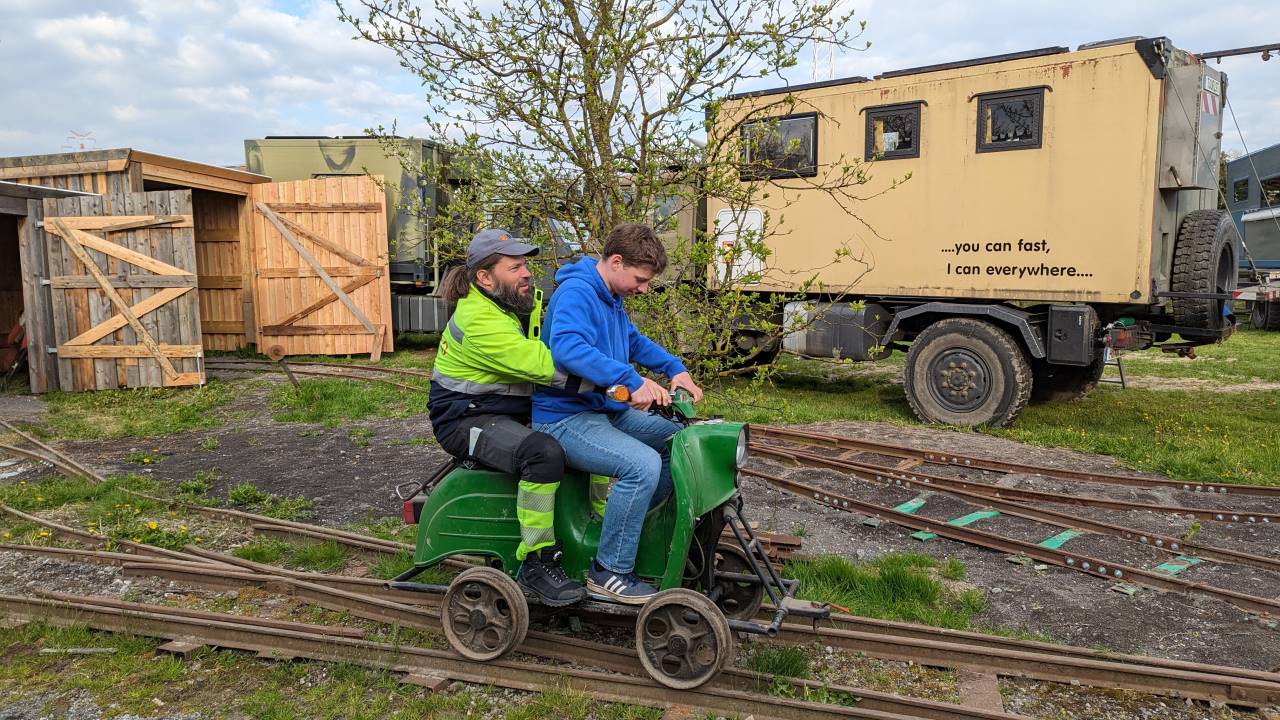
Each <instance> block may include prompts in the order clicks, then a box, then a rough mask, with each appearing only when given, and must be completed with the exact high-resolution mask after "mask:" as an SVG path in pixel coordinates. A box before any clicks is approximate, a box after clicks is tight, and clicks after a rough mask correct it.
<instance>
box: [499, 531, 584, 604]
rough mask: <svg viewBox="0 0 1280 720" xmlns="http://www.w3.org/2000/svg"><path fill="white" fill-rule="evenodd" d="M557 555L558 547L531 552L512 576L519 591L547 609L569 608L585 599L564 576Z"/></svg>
mask: <svg viewBox="0 0 1280 720" xmlns="http://www.w3.org/2000/svg"><path fill="white" fill-rule="evenodd" d="M560 555H561V553H560V547H559V546H558V545H552V546H551V547H544V548H542V549H541V550H539V551H537V552H531V553H529V554H528V555H526V556H525V558H524V562H523V563H521V564H520V573H519V575H517V576H516V584H517V585H519V586H520V588H521V589H522V590H524V591H525V592H526V593H528V594H530V595H533V596H534V597H535V598H536V599H537V600H538V602H540V603H542V604H543V605H548V606H550V607H564V606H566V605H572V604H574V603H576V602H581V601H582V600H584V599H585V598H586V597H587V591H586V589H585V588H583V587H582V585H580V584H578V583H576V582H574V581H572V580H570V579H569V576H568V575H565V574H564V568H562V567H560Z"/></svg>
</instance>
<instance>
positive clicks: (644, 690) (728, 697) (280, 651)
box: [0, 596, 1020, 720]
mask: <svg viewBox="0 0 1280 720" xmlns="http://www.w3.org/2000/svg"><path fill="white" fill-rule="evenodd" d="M0 608H2V609H4V610H5V611H6V612H8V614H9V615H11V616H16V617H19V618H24V619H25V618H30V619H42V620H45V621H48V622H53V623H56V624H87V625H89V626H90V627H93V628H96V629H103V630H110V631H116V632H131V633H135V634H140V635H145V636H151V637H161V638H166V639H171V640H174V639H182V640H184V641H186V642H188V643H199V644H205V645H210V646H217V647H230V648H237V649H242V650H250V651H255V652H258V653H259V654H260V655H263V656H265V657H273V658H281V659H283V658H308V659H313V660H326V661H334V662H352V663H358V664H361V665H366V666H371V667H377V668H381V669H385V670H391V671H399V672H414V673H419V674H429V675H434V676H437V677H442V678H447V679H453V680H462V681H464V682H472V683H480V684H491V685H498V686H502V687H513V688H517V689H521V690H539V689H541V688H543V687H546V686H547V685H553V684H555V685H562V686H568V687H571V688H573V689H575V690H579V691H581V692H585V693H587V694H589V695H592V696H593V697H596V698H599V699H602V700H608V701H610V702H628V703H638V704H643V705H650V706H653V707H663V708H665V707H669V706H671V705H682V706H686V707H690V708H695V709H697V710H700V711H704V712H711V713H716V714H728V713H731V712H737V711H740V710H741V709H742V708H744V707H747V708H751V709H752V711H753V713H754V714H756V715H757V716H760V717H769V718H784V719H788V720H789V719H790V718H797V719H799V718H832V719H833V720H834V719H835V718H868V719H869V720H893V719H895V718H902V719H906V718H928V719H931V720H933V719H936V720H944V719H946V718H971V719H973V720H1015V719H1016V718H1019V717H1020V716H1017V715H1011V714H1008V713H1003V712H992V711H985V710H977V709H973V708H966V707H964V706H960V705H952V704H949V703H941V702H935V701H929V700H919V699H914V698H906V697H900V696H896V695H890V694H887V693H879V692H875V691H869V690H864V689H861V688H852V687H839V686H837V687H835V688H833V687H831V686H827V689H828V691H832V692H848V693H850V694H852V695H854V696H856V697H858V698H859V702H858V704H857V706H855V707H846V706H839V705H829V704H824V703H815V702H805V701H798V700H790V699H785V698H778V697H773V696H770V695H765V694H762V693H759V692H751V690H759V689H764V688H767V687H768V686H769V683H770V682H771V681H772V680H773V678H772V677H771V676H761V675H756V674H754V673H732V674H731V675H730V677H729V678H727V680H726V681H724V682H721V683H719V684H716V685H714V686H711V687H704V688H700V689H698V690H692V691H676V690H671V689H669V688H665V687H662V686H659V685H657V684H656V683H654V682H653V681H652V680H649V679H647V678H641V677H639V676H635V675H631V674H616V675H615V674H606V673H601V672H597V671H591V670H581V669H577V668H572V667H566V666H548V665H545V664H534V663H522V662H516V661H513V660H502V661H495V662H489V663H480V662H473V661H469V660H464V659H462V658H459V657H457V656H455V655H453V654H452V653H448V652H445V651H440V650H429V649H424V648H415V647H409V646H403V645H388V644H384V643H377V642H373V641H369V640H362V639H358V638H352V637H344V636H332V635H319V634H317V633H314V632H302V631H299V630H296V629H284V628H278V627H267V626H264V625H262V624H259V623H257V622H256V620H255V619H254V618H249V617H245V616H239V615H225V614H220V613H210V614H208V615H213V616H215V617H212V618H211V617H192V616H189V615H188V614H187V613H185V612H182V611H178V612H171V611H170V609H169V608H164V607H159V606H140V605H136V604H133V603H123V602H119V601H110V602H108V603H99V602H97V601H96V599H94V598H75V597H73V598H68V599H33V598H21V597H15V596H0ZM218 616H220V617H218ZM565 640H566V639H565V638H561V637H560V636H546V637H539V638H537V639H536V640H535V641H534V642H533V643H532V644H530V643H526V644H525V645H524V646H522V647H521V651H528V652H530V653H531V654H535V655H543V656H544V657H550V658H551V659H556V660H562V661H567V662H578V661H579V660H580V659H581V656H582V655H583V654H584V652H583V651H584V649H585V650H586V651H587V652H586V653H585V654H588V655H593V656H596V657H598V659H599V660H601V661H602V662H604V663H612V662H613V661H612V660H611V657H613V656H616V655H618V654H619V653H618V652H617V649H616V648H612V647H611V646H607V645H601V644H593V643H586V642H583V641H569V642H565ZM619 667H620V666H619ZM634 669H636V670H638V662H637V663H636V665H635V668H634ZM799 684H801V685H816V684H813V683H808V682H800V683H799Z"/></svg>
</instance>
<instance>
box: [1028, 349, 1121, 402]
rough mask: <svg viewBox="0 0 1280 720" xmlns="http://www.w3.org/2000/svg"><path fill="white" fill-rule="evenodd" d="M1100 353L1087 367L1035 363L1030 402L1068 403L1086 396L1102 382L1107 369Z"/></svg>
mask: <svg viewBox="0 0 1280 720" xmlns="http://www.w3.org/2000/svg"><path fill="white" fill-rule="evenodd" d="M1104 360H1105V357H1104V356H1103V354H1102V353H1098V356H1097V357H1095V358H1094V359H1093V362H1091V363H1089V364H1088V365H1084V366H1080V365H1050V364H1049V363H1046V362H1039V363H1036V364H1035V366H1034V370H1033V375H1034V382H1033V384H1032V386H1031V402H1033V403H1045V402H1069V401H1071V400H1079V399H1080V398H1082V397H1084V396H1085V395H1088V394H1089V393H1090V392H1091V391H1092V390H1093V389H1094V388H1096V387H1098V382H1099V381H1100V380H1102V372H1103V371H1104V370H1106V369H1107V365H1106V363H1105V362H1104Z"/></svg>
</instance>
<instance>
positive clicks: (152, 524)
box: [147, 520, 160, 530]
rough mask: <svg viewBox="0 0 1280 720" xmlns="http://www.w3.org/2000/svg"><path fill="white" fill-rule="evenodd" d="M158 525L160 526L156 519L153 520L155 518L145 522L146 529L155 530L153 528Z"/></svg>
mask: <svg viewBox="0 0 1280 720" xmlns="http://www.w3.org/2000/svg"><path fill="white" fill-rule="evenodd" d="M158 527H160V526H159V525H157V524H156V521H155V520H152V521H151V522H149V523H147V529H148V530H155V529H156V528H158Z"/></svg>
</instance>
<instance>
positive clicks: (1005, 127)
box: [978, 88, 1044, 152]
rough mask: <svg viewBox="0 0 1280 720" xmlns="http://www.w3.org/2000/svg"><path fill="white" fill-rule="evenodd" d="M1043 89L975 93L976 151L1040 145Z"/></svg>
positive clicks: (1022, 148) (1018, 148)
mask: <svg viewBox="0 0 1280 720" xmlns="http://www.w3.org/2000/svg"><path fill="white" fill-rule="evenodd" d="M1043 125H1044V88H1032V89H1029V90H1011V91H1007V92H998V93H986V94H983V95H979V96H978V152H996V151H998V150H1026V149H1030V148H1038V147H1040V131H1041V128H1042V127H1043Z"/></svg>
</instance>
